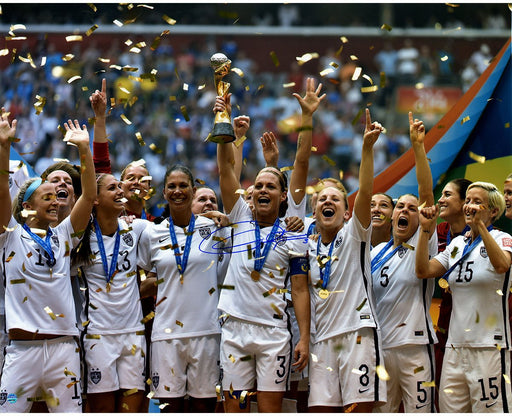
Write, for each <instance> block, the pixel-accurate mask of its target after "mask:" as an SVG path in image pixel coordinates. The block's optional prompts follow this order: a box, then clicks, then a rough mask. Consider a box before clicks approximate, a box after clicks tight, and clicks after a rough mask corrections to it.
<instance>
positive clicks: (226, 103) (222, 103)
mask: <svg viewBox="0 0 512 416" xmlns="http://www.w3.org/2000/svg"><path fill="white" fill-rule="evenodd" d="M224 110H227V112H228V114H229V116H230V117H231V93H229V94H228V95H227V96H226V97H225V98H224V97H223V96H220V95H217V97H215V104H214V106H213V112H214V113H218V112H219V111H224Z"/></svg>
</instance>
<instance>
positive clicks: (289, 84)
mask: <svg viewBox="0 0 512 416" xmlns="http://www.w3.org/2000/svg"><path fill="white" fill-rule="evenodd" d="M291 87H295V82H289V83H287V84H283V88H291Z"/></svg>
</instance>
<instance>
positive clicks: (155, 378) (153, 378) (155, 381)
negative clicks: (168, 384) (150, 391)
mask: <svg viewBox="0 0 512 416" xmlns="http://www.w3.org/2000/svg"><path fill="white" fill-rule="evenodd" d="M151 382H152V383H153V386H155V389H156V388H158V384H159V383H160V376H159V375H158V373H153V375H152V376H151Z"/></svg>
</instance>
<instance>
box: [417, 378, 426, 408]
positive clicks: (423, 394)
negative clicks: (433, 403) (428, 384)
mask: <svg viewBox="0 0 512 416" xmlns="http://www.w3.org/2000/svg"><path fill="white" fill-rule="evenodd" d="M416 388H417V390H418V395H417V396H416V398H417V399H418V402H419V403H425V402H426V401H427V390H426V389H425V388H424V387H423V381H418V382H417V383H416Z"/></svg>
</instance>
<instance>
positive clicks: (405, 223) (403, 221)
mask: <svg viewBox="0 0 512 416" xmlns="http://www.w3.org/2000/svg"><path fill="white" fill-rule="evenodd" d="M408 225H409V220H408V219H407V218H405V217H399V218H398V222H397V226H398V228H401V229H405V228H407V226H408Z"/></svg>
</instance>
